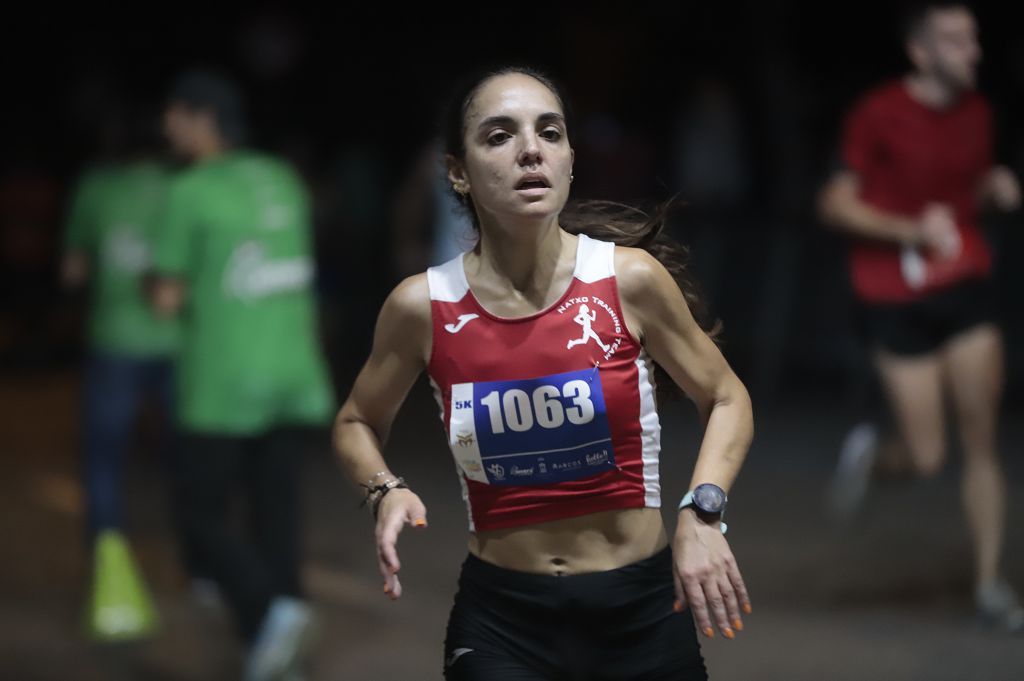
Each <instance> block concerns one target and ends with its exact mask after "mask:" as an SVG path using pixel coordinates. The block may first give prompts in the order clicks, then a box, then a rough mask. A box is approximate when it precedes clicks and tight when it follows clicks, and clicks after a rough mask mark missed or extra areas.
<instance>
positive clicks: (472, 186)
mask: <svg viewBox="0 0 1024 681" xmlns="http://www.w3.org/2000/svg"><path fill="white" fill-rule="evenodd" d="M464 123H465V126H464V136H463V141H464V142H465V148H466V155H465V157H464V158H463V159H462V160H461V161H458V160H456V159H452V158H451V157H449V175H448V176H449V179H450V180H451V181H452V183H453V184H454V185H455V187H456V190H457V191H460V190H464V193H468V194H469V195H470V196H471V197H472V199H473V205H474V206H475V207H476V210H477V212H478V213H479V215H480V217H481V221H482V222H483V223H485V224H486V223H488V222H492V220H489V219H488V218H489V217H490V218H492V219H497V220H499V221H500V220H501V219H502V218H506V219H507V218H544V217H550V216H557V215H558V214H559V213H560V212H561V211H562V208H563V207H564V206H565V202H566V201H567V200H568V198H569V176H570V175H571V173H572V162H573V150H572V148H571V147H570V146H569V138H568V137H567V135H566V129H565V118H564V115H563V112H562V107H561V105H560V104H559V103H558V98H557V97H556V96H555V94H554V93H553V92H551V90H549V89H548V88H547V86H545V85H544V84H543V83H541V82H540V81H537V80H535V79H533V78H531V77H530V76H526V75H523V74H519V73H513V74H507V75H503V76H497V77H495V78H492V79H490V80H489V81H487V82H486V83H484V84H483V86H481V87H480V88H479V89H478V90H477V92H476V96H475V97H474V98H473V101H472V103H471V104H470V106H469V110H468V111H467V113H466V119H465V121H464Z"/></svg>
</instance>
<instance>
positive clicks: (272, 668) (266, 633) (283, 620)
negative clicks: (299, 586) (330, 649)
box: [245, 596, 314, 681]
mask: <svg viewBox="0 0 1024 681" xmlns="http://www.w3.org/2000/svg"><path fill="white" fill-rule="evenodd" d="M313 629H314V621H313V609H312V608H311V607H310V606H309V604H307V603H306V602H305V601H302V600H299V599H297V598H291V597H287V596H279V597H277V598H275V599H274V600H273V601H271V603H270V607H269V608H268V609H267V614H266V615H265V616H264V617H263V624H262V625H261V626H260V631H259V634H257V636H256V640H255V642H254V643H253V645H252V648H250V650H249V655H248V659H247V660H246V665H245V681H285V680H286V679H294V678H302V677H301V669H302V664H303V662H304V661H305V657H306V655H307V653H308V652H309V647H310V645H311V644H312V638H313Z"/></svg>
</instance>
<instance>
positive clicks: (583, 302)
mask: <svg viewBox="0 0 1024 681" xmlns="http://www.w3.org/2000/svg"><path fill="white" fill-rule="evenodd" d="M591 305H593V306H594V307H593V308H591ZM598 307H599V308H601V309H603V310H604V311H605V312H607V313H608V316H609V317H611V320H612V325H613V326H614V328H615V333H616V335H618V336H619V337H617V338H616V339H615V340H614V341H612V342H611V343H605V342H604V341H603V340H602V339H601V336H600V335H598V333H597V332H596V331H594V323H595V322H596V321H597V314H598V310H597V308H598ZM573 308H577V310H576V315H575V316H574V317H573V318H572V320H573V321H574V322H576V323H577V324H579V326H580V327H581V333H582V335H581V336H580V337H579V338H570V339H569V341H568V342H567V343H566V344H565V349H566V350H572V349H573V348H574V347H576V346H578V345H587V344H588V343H589V342H590V341H591V340H593V341H594V342H595V344H596V345H597V347H599V348H601V351H602V352H603V353H604V359H606V360H607V359H611V357H612V355H614V354H615V351H616V350H618V349H619V346H620V345H621V344H622V338H621V334H622V323H621V322H620V321H619V315H618V314H616V313H615V310H614V309H613V308H612V306H611V305H609V304H608V303H606V302H605V301H603V300H601V299H600V298H598V297H596V296H582V297H579V298H570V299H569V300H567V301H565V303H563V304H562V305H561V306H559V308H558V310H557V311H558V313H559V314H565V313H566V312H570V311H571V310H572V309H573Z"/></svg>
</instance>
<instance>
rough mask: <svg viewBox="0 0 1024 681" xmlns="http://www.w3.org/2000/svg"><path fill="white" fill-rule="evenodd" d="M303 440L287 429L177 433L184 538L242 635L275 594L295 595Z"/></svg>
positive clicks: (250, 634)
mask: <svg viewBox="0 0 1024 681" xmlns="http://www.w3.org/2000/svg"><path fill="white" fill-rule="evenodd" d="M301 441H302V440H301V437H300V434H299V433H297V432H295V431H290V430H274V431H270V432H269V433H267V434H264V435H259V436H251V437H238V436H228V435H211V434H207V433H195V432H185V433H183V434H182V436H181V438H180V445H179V446H180V452H179V456H178V457H176V458H175V464H176V466H175V468H176V470H175V473H176V475H175V493H176V494H175V496H176V502H177V504H178V512H179V514H180V517H181V524H182V531H183V532H184V533H185V535H186V536H185V542H186V543H187V544H188V545H189V546H192V547H194V549H195V551H196V552H198V554H199V558H200V560H201V561H202V564H203V566H204V567H205V568H206V569H207V570H208V571H209V573H210V576H211V577H212V578H213V579H214V580H215V581H216V582H217V584H218V585H219V586H220V589H221V591H222V592H223V594H224V596H225V598H226V600H227V602H228V605H229V606H230V608H231V610H232V612H233V614H234V616H235V620H236V622H237V625H238V628H239V630H240V632H241V634H242V636H243V638H245V639H246V641H251V640H252V639H253V638H254V637H255V635H256V633H257V632H258V631H259V627H260V623H261V622H262V620H263V616H264V614H265V613H266V611H267V606H268V605H269V604H270V601H271V600H272V599H273V598H274V597H275V596H299V595H300V587H299V508H298V490H297V484H298V472H299V463H300V457H301V454H302V448H301V447H300V446H298V445H299V444H300V443H301ZM239 501H240V502H241V503H237V502H239ZM236 510H237V511H241V513H235V511H236Z"/></svg>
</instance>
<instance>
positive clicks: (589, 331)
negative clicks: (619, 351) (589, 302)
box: [565, 305, 608, 352]
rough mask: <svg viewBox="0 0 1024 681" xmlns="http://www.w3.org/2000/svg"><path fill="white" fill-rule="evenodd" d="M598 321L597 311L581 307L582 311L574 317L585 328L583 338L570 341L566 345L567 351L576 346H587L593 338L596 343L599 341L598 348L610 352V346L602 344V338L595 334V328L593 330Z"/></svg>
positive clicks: (584, 306)
mask: <svg viewBox="0 0 1024 681" xmlns="http://www.w3.org/2000/svg"><path fill="white" fill-rule="evenodd" d="M596 319H597V311H596V310H595V311H593V312H591V310H590V308H589V307H587V306H586V305H580V311H579V313H578V314H577V315H576V316H575V317H573V321H574V322H576V323H577V324H579V325H580V326H582V327H583V337H582V338H577V339H575V340H570V341H569V342H568V343H566V345H565V349H566V350H569V349H571V348H572V347H573V346H574V345H586V344H587V342H588V341H589V340H590V339H591V338H593V339H594V340H595V341H597V344H598V346H599V347H600V348H601V349H602V350H604V351H605V352H608V346H607V345H605V344H604V343H602V342H601V337H600V336H598V335H597V334H596V333H595V332H594V329H593V328H591V325H592V324H593V323H594V321H595V320H596Z"/></svg>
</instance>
